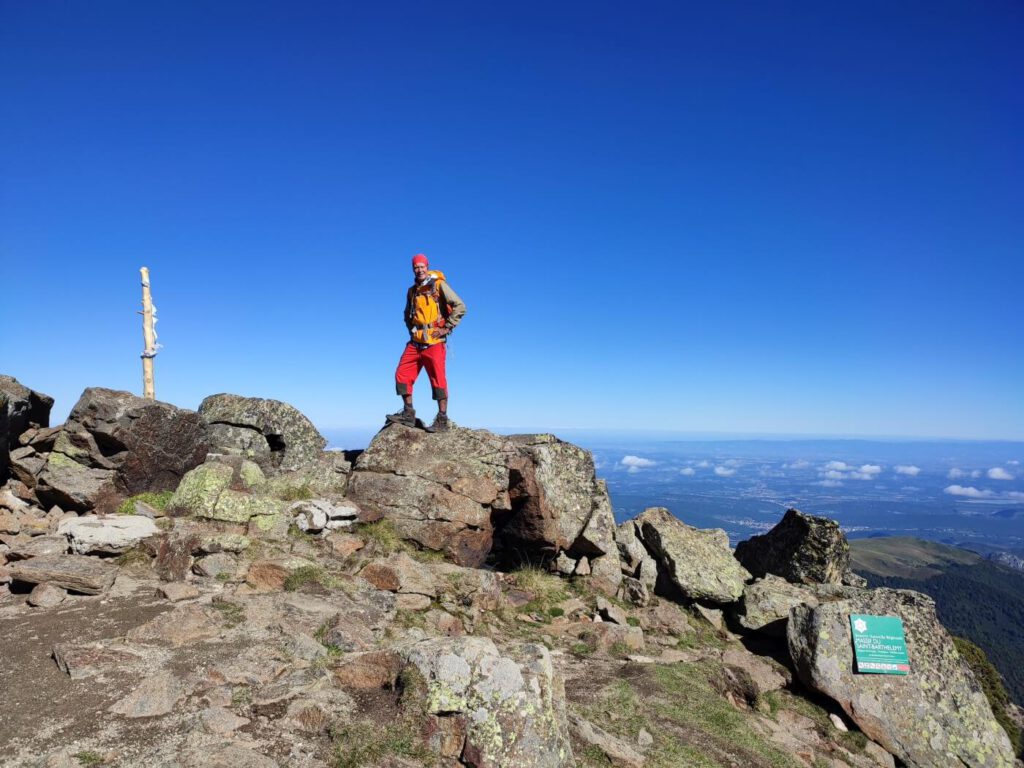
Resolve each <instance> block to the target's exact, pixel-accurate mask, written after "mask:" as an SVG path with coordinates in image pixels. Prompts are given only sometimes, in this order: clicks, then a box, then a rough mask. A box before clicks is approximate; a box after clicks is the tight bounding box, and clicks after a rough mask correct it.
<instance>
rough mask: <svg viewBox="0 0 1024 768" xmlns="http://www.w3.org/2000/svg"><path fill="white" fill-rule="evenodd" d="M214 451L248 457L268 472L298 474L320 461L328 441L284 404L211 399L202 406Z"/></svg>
mask: <svg viewBox="0 0 1024 768" xmlns="http://www.w3.org/2000/svg"><path fill="white" fill-rule="evenodd" d="M199 414H200V416H202V417H203V419H205V420H206V423H207V424H209V426H210V439H211V440H212V442H213V445H214V449H215V450H217V451H219V452H222V453H231V454H236V455H241V456H245V457H246V458H250V459H252V460H253V461H256V462H257V463H259V464H260V465H261V466H263V467H264V469H271V468H273V469H280V470H285V471H288V470H295V469H299V468H300V467H302V466H303V465H306V464H310V463H312V462H315V461H317V459H319V457H320V453H321V451H323V449H324V448H325V447H326V445H327V440H325V439H324V437H323V435H321V434H320V433H319V432H318V431H317V429H316V427H314V426H313V422H311V421H310V420H309V419H308V418H306V417H305V416H304V415H303V414H302V413H301V412H300V411H299V410H298V409H296V408H295V407H294V406H291V405H289V404H288V403H282V402H281V401H280V400H267V399H264V398H261V397H242V396H241V395H229V394H219V395H210V396H209V397H207V398H206V399H205V400H203V402H202V403H201V404H200V406H199Z"/></svg>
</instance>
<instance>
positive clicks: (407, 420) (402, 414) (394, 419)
mask: <svg viewBox="0 0 1024 768" xmlns="http://www.w3.org/2000/svg"><path fill="white" fill-rule="evenodd" d="M384 418H385V419H387V422H388V423H389V424H404V425H405V426H407V427H415V426H416V409H415V408H403V409H402V410H400V411H395V412H394V413H389V414H388V415H387V416H385V417H384Z"/></svg>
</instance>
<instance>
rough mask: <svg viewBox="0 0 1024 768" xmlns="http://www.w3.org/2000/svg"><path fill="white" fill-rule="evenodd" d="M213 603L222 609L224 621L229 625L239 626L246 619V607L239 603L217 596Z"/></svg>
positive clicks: (221, 613)
mask: <svg viewBox="0 0 1024 768" xmlns="http://www.w3.org/2000/svg"><path fill="white" fill-rule="evenodd" d="M212 605H213V607H214V608H216V609H217V610H218V611H220V615H221V616H222V617H223V619H224V623H225V624H227V625H228V627H237V626H238V625H239V624H241V623H242V622H243V621H245V609H244V608H243V607H242V606H240V605H239V604H238V603H232V602H231V601H229V600H220V599H218V598H216V597H215V598H214V599H213V603H212Z"/></svg>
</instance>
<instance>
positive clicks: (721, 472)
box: [715, 467, 736, 477]
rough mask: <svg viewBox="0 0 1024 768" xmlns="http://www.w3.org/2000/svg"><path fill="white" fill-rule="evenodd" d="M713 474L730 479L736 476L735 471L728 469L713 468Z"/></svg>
mask: <svg viewBox="0 0 1024 768" xmlns="http://www.w3.org/2000/svg"><path fill="white" fill-rule="evenodd" d="M715 474H716V475H718V476H719V477H732V476H733V475H735V474H736V470H735V469H730V468H729V467H715Z"/></svg>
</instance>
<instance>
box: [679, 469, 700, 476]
mask: <svg viewBox="0 0 1024 768" xmlns="http://www.w3.org/2000/svg"><path fill="white" fill-rule="evenodd" d="M679 474H680V475H683V476H684V477H693V476H694V475H696V474H697V470H695V469H694V468H693V467H683V468H682V469H680V470H679Z"/></svg>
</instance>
